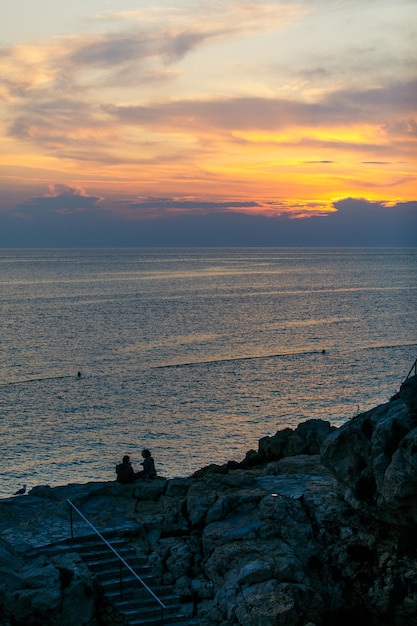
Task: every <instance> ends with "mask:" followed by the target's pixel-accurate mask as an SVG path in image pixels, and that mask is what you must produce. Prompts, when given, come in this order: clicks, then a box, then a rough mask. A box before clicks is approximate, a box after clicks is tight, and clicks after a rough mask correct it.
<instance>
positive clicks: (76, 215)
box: [0, 188, 417, 247]
mask: <svg viewBox="0 0 417 626" xmlns="http://www.w3.org/2000/svg"><path fill="white" fill-rule="evenodd" d="M99 204H100V199H99V198H98V197H96V196H88V195H85V194H83V193H81V192H80V191H79V190H76V189H72V188H55V189H53V191H52V193H51V195H47V196H45V197H36V198H33V199H32V200H31V201H30V202H28V203H24V204H21V205H19V207H18V210H16V211H14V212H12V213H9V214H2V215H1V216H0V219H1V235H0V246H1V247H26V246H28V247H43V246H49V247H66V246H68V247H72V246H92V247H97V246H99V247H100V246H101V247H106V246H148V247H149V246H151V247H152V246H417V201H415V202H405V203H397V204H395V205H393V206H387V204H386V203H382V202H370V201H367V200H365V199H358V198H345V199H344V200H340V201H339V202H336V203H335V205H334V208H335V209H336V210H335V211H334V212H331V213H328V214H327V215H321V216H317V215H316V216H314V215H312V216H311V217H309V218H303V219H291V218H290V217H289V216H288V215H284V214H282V215H280V216H274V217H268V216H266V215H265V214H261V215H260V214H256V213H254V212H252V213H242V212H241V209H242V208H246V209H250V208H252V209H253V208H254V207H256V206H257V205H258V203H257V201H256V200H253V201H252V202H248V203H246V205H247V206H246V207H244V206H240V205H245V203H239V202H236V203H233V202H230V203H222V202H219V203H215V202H213V203H198V202H195V201H194V200H188V201H187V200H182V201H180V200H178V199H175V198H148V199H144V200H143V201H141V202H138V203H134V204H133V205H132V208H133V209H134V210H135V211H139V212H141V211H142V210H145V211H146V209H147V208H148V207H151V208H152V215H153V216H155V213H154V211H155V210H156V212H157V214H158V210H157V207H160V209H159V210H160V213H159V215H158V217H156V218H155V217H154V219H144V218H146V215H144V214H143V213H141V215H140V217H141V218H142V219H137V217H138V216H137V215H136V219H126V217H118V216H117V215H116V213H115V212H114V211H113V212H111V211H108V210H103V208H100V206H99ZM226 204H227V207H226V206H225V205H226ZM273 204H274V203H273V202H271V206H273ZM179 207H181V208H182V209H184V211H178V208H179ZM226 208H227V210H226ZM172 209H173V210H174V213H175V214H174V215H173V214H172Z"/></svg>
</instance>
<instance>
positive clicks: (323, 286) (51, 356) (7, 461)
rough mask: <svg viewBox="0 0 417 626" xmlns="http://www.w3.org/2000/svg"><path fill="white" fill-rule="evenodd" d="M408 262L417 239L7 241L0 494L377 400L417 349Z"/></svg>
mask: <svg viewBox="0 0 417 626" xmlns="http://www.w3.org/2000/svg"><path fill="white" fill-rule="evenodd" d="M416 269H417V249H382V248H381V249H365V248H362V249H356V248H350V249H336V248H335V249H319V248H318V249H316V248H314V249H313V248H311V249H308V248H307V249H306V248H288V249H286V248H276V249H275V248H273V249H271V248H266V249H252V248H250V249H239V248H233V249H216V248H211V249H106V250H104V249H97V250H92V249H88V250H78V249H71V250H0V285H1V292H0V303H1V345H0V353H1V361H0V363H1V369H0V429H1V430H0V432H1V449H2V464H1V467H0V497H6V496H9V495H10V494H12V493H13V492H14V491H15V490H16V489H17V488H18V487H20V486H21V485H22V484H23V483H25V484H27V486H28V488H29V489H30V488H31V487H33V486H35V485H40V484H49V485H51V486H56V485H61V484H66V483H69V482H81V483H84V482H89V481H96V480H112V479H114V478H115V472H114V468H115V464H116V463H117V462H118V461H119V460H120V458H121V457H122V455H124V454H130V456H131V458H132V460H133V464H134V466H136V469H140V467H139V463H140V460H141V450H142V449H143V448H144V447H148V448H150V449H151V450H152V453H153V455H154V458H155V462H156V466H157V469H158V471H159V473H160V474H161V475H164V476H167V477H173V476H186V475H189V474H190V473H192V472H193V471H195V470H197V469H199V468H200V467H202V466H204V465H207V464H209V463H223V462H225V461H228V460H237V461H240V460H242V459H243V458H244V456H245V453H246V452H247V451H248V450H250V449H256V448H257V444H258V440H259V439H260V438H261V437H263V436H265V435H273V434H275V432H276V431H277V430H279V429H281V428H284V427H286V426H290V427H293V428H294V427H296V425H297V424H299V423H300V422H303V421H305V420H307V419H310V418H321V419H326V420H329V421H330V422H331V423H332V424H334V425H336V426H339V425H341V424H343V423H344V422H345V421H346V420H347V419H349V418H351V417H353V416H354V415H355V414H357V413H358V412H359V411H364V410H367V409H370V408H372V407H373V406H375V405H377V404H380V403H382V402H386V401H387V400H388V399H389V398H390V397H391V396H392V395H393V394H394V393H395V392H396V391H397V390H398V389H399V386H400V384H401V382H402V381H403V380H404V379H405V377H406V376H407V374H408V372H409V370H410V368H411V365H412V364H413V362H414V360H415V358H416V357H417V315H416V309H417V307H416V304H417V284H416ZM323 351H324V353H323ZM78 372H80V373H81V376H80V377H79V376H78Z"/></svg>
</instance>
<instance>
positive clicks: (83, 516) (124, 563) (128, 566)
mask: <svg viewBox="0 0 417 626" xmlns="http://www.w3.org/2000/svg"><path fill="white" fill-rule="evenodd" d="M67 502H68V504H69V507H70V524H71V539H72V540H73V539H74V531H73V524H72V510H73V509H74V511H75V512H76V513H78V515H79V516H80V517H81V518H82V519H83V520H84V522H85V523H86V524H88V526H90V528H91V529H92V530H93V531H94V532H95V533H96V535H98V536H99V537H100V539H101V541H103V543H105V544H106V546H107V547H108V548H109V549H110V550H111V551H112V552H113V553H114V554H115V556H116V557H117V558H118V559H119V561H120V563H121V564H123V565H124V566H125V567H126V568H127V569H128V570H129V572H130V573H131V574H133V576H134V577H135V578H136V580H138V582H139V583H140V584H141V585H142V586H143V587H144V589H146V591H147V592H148V593H149V594H150V595H151V596H152V597H153V598H154V600H156V602H157V603H158V604H159V606H160V608H161V624H163V623H164V609H166V606H165V604H164V603H163V602H162V600H160V598H158V596H157V595H156V594H155V593H154V592H153V591H152V589H151V588H150V587H148V585H147V584H146V583H145V581H144V580H142V578H141V577H140V576H139V575H138V574H137V573H136V572H135V570H134V569H132V568H131V567H130V565H129V563H127V562H126V561H125V560H124V558H123V557H122V556H121V555H120V554H119V553H118V552H117V550H116V549H115V548H114V547H113V546H112V545H111V543H109V542H108V541H107V539H105V538H104V537H103V535H102V534H101V533H100V531H99V530H97V528H96V527H95V526H93V524H92V523H91V522H90V521H89V520H88V519H87V518H86V517H85V515H83V514H82V513H81V511H80V510H79V509H77V507H76V506H75V504H74V503H73V502H71V500H69V499H68V498H67ZM120 567H121V566H120ZM120 582H121V581H120Z"/></svg>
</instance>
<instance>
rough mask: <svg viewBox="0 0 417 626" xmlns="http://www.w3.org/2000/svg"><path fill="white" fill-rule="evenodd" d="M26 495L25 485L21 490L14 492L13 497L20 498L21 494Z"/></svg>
mask: <svg viewBox="0 0 417 626" xmlns="http://www.w3.org/2000/svg"><path fill="white" fill-rule="evenodd" d="M24 493H26V485H23V487H22V488H21V489H18V490H17V491H16V493H14V494H13V495H15V496H21V495H22V494H24Z"/></svg>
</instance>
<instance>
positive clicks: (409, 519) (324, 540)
mask: <svg viewBox="0 0 417 626" xmlns="http://www.w3.org/2000/svg"><path fill="white" fill-rule="evenodd" d="M416 452H417V417H416V379H415V377H413V378H411V379H409V380H408V381H406V384H404V385H403V386H402V388H401V390H400V392H399V394H397V395H396V396H395V397H394V398H393V399H392V400H391V401H390V402H388V403H386V404H384V405H381V406H378V407H376V408H374V409H372V410H371V411H367V412H365V413H362V414H360V415H358V416H356V417H354V418H353V419H351V420H349V421H348V422H347V423H346V424H344V425H343V426H342V427H340V428H339V429H334V428H332V427H331V426H330V424H329V423H328V422H326V421H321V420H310V421H308V422H305V423H304V424H300V425H299V426H298V427H297V428H296V429H295V430H291V429H284V430H281V431H278V432H277V433H276V435H275V436H273V437H265V438H263V439H261V440H260V441H259V446H258V449H257V450H251V451H250V452H248V453H247V455H246V457H245V459H244V460H243V461H241V462H230V463H227V464H225V465H224V466H218V465H211V466H208V467H206V468H202V469H201V470H199V471H198V472H196V473H195V474H194V475H193V476H190V477H188V478H174V479H170V480H166V479H154V480H149V481H141V482H139V481H138V482H136V483H134V484H132V485H125V486H123V485H120V484H118V483H116V482H114V483H90V484H88V485H69V486H67V487H57V488H54V489H50V488H48V487H38V488H35V489H32V490H31V491H30V492H29V495H25V496H19V497H16V498H12V499H7V500H4V501H2V502H0V529H1V531H2V536H3V537H4V540H3V542H2V545H1V549H0V624H1V625H2V626H20V625H23V624H25V626H27V625H29V626H30V625H33V626H34V625H42V626H55V624H58V623H59V624H61V625H65V626H72V625H74V626H81V625H84V624H85V625H87V624H89V625H90V626H99V625H100V621H99V620H100V618H99V617H98V614H97V611H96V612H95V609H94V607H95V606H97V602H100V595H99V593H100V592H99V590H98V589H97V588H96V586H95V583H94V578H93V577H92V575H91V573H90V572H88V570H86V568H85V566H84V565H83V563H82V562H81V561H80V559H79V558H78V557H77V555H76V554H69V555H68V554H67V555H66V556H64V555H62V556H61V557H60V558H58V557H47V556H45V555H43V556H42V555H39V552H37V553H36V554H35V553H34V552H33V550H32V549H31V548H30V546H29V545H28V544H27V543H26V544H25V542H24V541H23V540H22V537H25V536H26V535H25V533H23V535H22V533H20V535H19V536H20V537H21V540H20V543H19V545H16V537H17V535H16V534H15V535H14V534H13V527H14V525H15V524H18V525H20V528H21V527H22V525H23V526H25V527H27V528H28V529H30V533H29V532H28V536H29V535H30V536H32V538H33V535H34V533H36V530H37V529H39V528H42V527H43V525H46V524H55V526H54V528H58V526H59V525H60V524H61V527H62V528H63V527H64V526H65V524H67V525H68V510H67V506H66V498H70V499H71V500H72V501H73V502H74V503H75V504H76V506H77V507H78V508H79V509H80V510H82V512H83V513H84V515H86V516H87V517H88V519H90V520H91V521H92V523H94V524H96V525H97V526H98V527H99V528H101V529H102V528H109V527H112V528H115V527H117V528H119V529H120V532H123V533H124V534H125V536H126V537H127V539H128V541H129V542H130V543H131V545H132V546H134V547H135V548H136V550H137V551H138V552H141V553H143V554H146V555H147V556H148V559H149V563H150V564H151V566H152V571H153V575H154V578H155V580H156V581H157V582H158V583H159V584H170V585H174V586H175V589H176V592H177V593H178V594H179V595H180V596H181V597H182V599H183V601H184V602H185V603H190V604H192V605H193V607H194V613H195V614H196V616H197V618H198V621H199V623H200V624H201V626H233V625H237V626H239V625H240V626H274V625H278V626H314V625H315V626H334V625H335V624H337V625H338V626H344V625H346V626H347V625H348V624H349V625H351V624H352V623H354V624H355V626H361V625H365V624H366V626H404V625H405V624H407V626H416V625H417V533H416V532H415V524H416V522H417V454H416ZM80 528H81V526H80V527H78V526H77V528H76V532H79V531H80ZM80 532H81V531H80ZM35 539H36V538H35ZM36 541H37V542H38V544H39V543H42V542H41V541H40V538H39V537H38V538H37V539H36ZM75 597H77V603H75V602H74V598H75ZM75 606H79V607H80V609H79V614H78V615H76V616H74V607H75Z"/></svg>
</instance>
